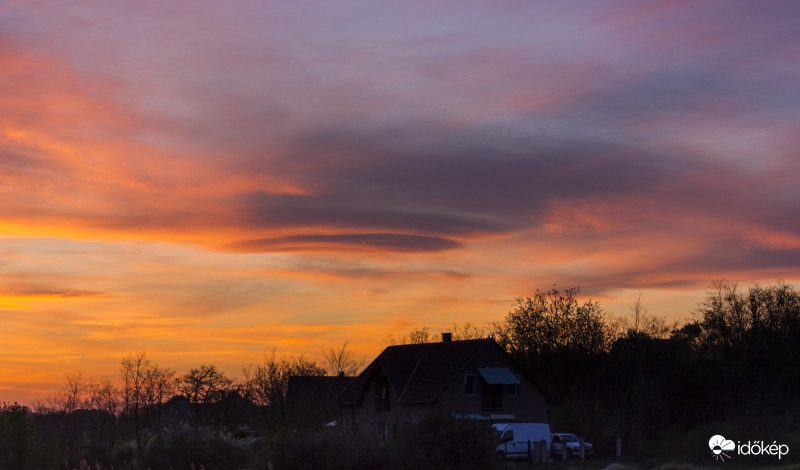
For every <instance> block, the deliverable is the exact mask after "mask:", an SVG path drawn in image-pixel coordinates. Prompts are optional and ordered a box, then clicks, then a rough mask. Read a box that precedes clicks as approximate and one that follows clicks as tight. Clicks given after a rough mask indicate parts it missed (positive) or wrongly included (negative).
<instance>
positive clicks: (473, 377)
mask: <svg viewBox="0 0 800 470" xmlns="http://www.w3.org/2000/svg"><path fill="white" fill-rule="evenodd" d="M464 391H465V392H466V394H467V395H470V396H475V395H477V394H478V376H477V374H466V375H464Z"/></svg>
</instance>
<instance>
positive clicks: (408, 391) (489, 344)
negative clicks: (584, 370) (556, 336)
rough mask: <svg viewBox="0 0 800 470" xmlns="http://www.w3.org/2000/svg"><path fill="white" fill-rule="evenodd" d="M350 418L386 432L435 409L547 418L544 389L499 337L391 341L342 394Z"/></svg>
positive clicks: (527, 419) (538, 419)
mask: <svg viewBox="0 0 800 470" xmlns="http://www.w3.org/2000/svg"><path fill="white" fill-rule="evenodd" d="M342 408H343V416H346V417H348V418H349V420H350V425H352V426H354V427H356V428H360V429H362V430H374V431H375V432H376V433H377V436H378V438H379V439H381V440H385V439H387V438H389V437H390V436H393V435H395V434H396V433H397V432H398V430H400V429H402V427H404V426H409V425H413V424H416V423H418V422H419V421H421V420H422V419H423V418H425V417H426V416H429V415H432V414H449V415H453V416H456V417H462V418H469V419H484V420H492V421H518V422H547V409H546V404H545V396H544V393H542V391H541V389H539V387H538V386H537V385H536V384H535V383H534V382H533V381H532V380H531V379H529V378H528V377H527V376H526V375H525V374H524V373H523V372H522V371H521V370H520V368H519V366H517V364H516V363H515V362H514V360H513V359H512V358H511V357H510V356H509V355H508V354H507V353H506V352H505V351H504V350H503V348H502V347H500V345H498V344H497V342H495V341H494V340H493V339H491V338H486V339H475V340H464V341H453V340H452V336H451V335H450V334H448V333H445V334H443V335H442V342H441V343H423V344H407V345H398V346H389V347H387V348H386V349H384V351H383V352H382V353H381V354H380V355H378V357H377V358H375V360H374V361H372V363H370V364H369V365H368V366H367V368H366V369H365V370H364V372H362V373H361V374H360V375H359V376H358V377H356V378H355V380H354V381H353V383H352V384H351V386H350V387H349V389H348V391H347V393H346V394H344V395H343V403H342Z"/></svg>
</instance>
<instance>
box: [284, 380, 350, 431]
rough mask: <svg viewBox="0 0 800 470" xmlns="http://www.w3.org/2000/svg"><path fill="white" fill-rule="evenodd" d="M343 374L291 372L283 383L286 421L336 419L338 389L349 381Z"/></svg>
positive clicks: (303, 423) (296, 423)
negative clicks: (308, 374)
mask: <svg viewBox="0 0 800 470" xmlns="http://www.w3.org/2000/svg"><path fill="white" fill-rule="evenodd" d="M353 380H354V378H353V377H345V376H344V374H342V375H339V376H333V377H329V376H327V377H325V376H292V377H289V384H288V386H287V387H286V409H287V419H288V420H289V424H290V425H291V426H292V427H294V428H298V427H315V426H324V425H326V424H329V423H333V422H337V421H338V420H339V419H340V418H339V412H340V405H339V403H340V401H341V396H342V392H343V391H344V390H345V389H346V388H347V386H348V385H350V384H351V383H352V382H353Z"/></svg>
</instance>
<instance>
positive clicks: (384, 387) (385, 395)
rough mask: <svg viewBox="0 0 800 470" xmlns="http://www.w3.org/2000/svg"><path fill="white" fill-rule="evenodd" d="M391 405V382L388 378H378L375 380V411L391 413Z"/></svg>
mask: <svg viewBox="0 0 800 470" xmlns="http://www.w3.org/2000/svg"><path fill="white" fill-rule="evenodd" d="M391 405H392V399H391V390H390V388H389V380H388V379H386V377H378V378H377V379H376V380H375V411H389V410H390V409H391Z"/></svg>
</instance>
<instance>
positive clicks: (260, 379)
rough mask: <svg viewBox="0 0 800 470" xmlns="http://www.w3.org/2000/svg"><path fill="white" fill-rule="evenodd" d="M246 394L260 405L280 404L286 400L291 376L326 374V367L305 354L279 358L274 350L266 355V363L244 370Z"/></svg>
mask: <svg viewBox="0 0 800 470" xmlns="http://www.w3.org/2000/svg"><path fill="white" fill-rule="evenodd" d="M242 372H243V375H244V376H245V380H244V383H243V386H242V389H243V391H244V395H245V396H247V397H248V398H250V399H251V400H253V402H255V403H257V404H259V405H270V406H280V405H282V404H283V403H284V401H285V400H286V390H287V388H288V385H289V377H291V376H293V375H316V376H319V375H325V369H324V368H322V367H320V366H318V365H317V363H316V362H313V361H309V360H306V359H305V358H304V357H303V356H300V357H298V358H295V359H291V360H290V359H278V357H277V354H276V353H275V351H274V350H273V351H272V353H271V354H265V355H264V363H263V364H261V365H257V366H255V367H248V368H244V369H243V370H242Z"/></svg>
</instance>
